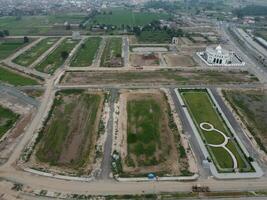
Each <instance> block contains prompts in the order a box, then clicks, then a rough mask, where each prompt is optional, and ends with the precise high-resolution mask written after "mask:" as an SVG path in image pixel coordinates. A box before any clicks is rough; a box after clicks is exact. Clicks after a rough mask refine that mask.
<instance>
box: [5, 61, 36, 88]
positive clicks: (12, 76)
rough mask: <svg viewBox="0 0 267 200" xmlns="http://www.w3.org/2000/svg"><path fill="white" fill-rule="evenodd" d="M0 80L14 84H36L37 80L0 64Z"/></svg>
mask: <svg viewBox="0 0 267 200" xmlns="http://www.w3.org/2000/svg"><path fill="white" fill-rule="evenodd" d="M0 82H2V83H7V84H10V85H14V86H24V85H38V84H39V82H38V81H37V80H35V79H34V78H31V77H29V76H26V75H21V74H19V73H18V72H15V71H13V70H10V69H7V68H6V67H3V66H1V65H0Z"/></svg>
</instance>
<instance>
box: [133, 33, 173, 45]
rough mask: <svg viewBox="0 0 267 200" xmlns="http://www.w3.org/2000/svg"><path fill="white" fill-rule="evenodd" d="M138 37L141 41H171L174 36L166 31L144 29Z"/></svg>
mask: <svg viewBox="0 0 267 200" xmlns="http://www.w3.org/2000/svg"><path fill="white" fill-rule="evenodd" d="M137 39H138V41H139V42H141V43H170V42H171V40H172V36H171V35H170V34H168V33H167V32H166V31H164V30H162V31H142V32H141V33H140V35H139V36H137Z"/></svg>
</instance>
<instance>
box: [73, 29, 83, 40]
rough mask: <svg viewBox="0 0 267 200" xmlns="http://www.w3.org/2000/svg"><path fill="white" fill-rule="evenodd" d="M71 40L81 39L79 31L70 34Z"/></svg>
mask: <svg viewBox="0 0 267 200" xmlns="http://www.w3.org/2000/svg"><path fill="white" fill-rule="evenodd" d="M72 39H73V40H80V39H82V37H81V34H80V32H79V31H73V32H72Z"/></svg>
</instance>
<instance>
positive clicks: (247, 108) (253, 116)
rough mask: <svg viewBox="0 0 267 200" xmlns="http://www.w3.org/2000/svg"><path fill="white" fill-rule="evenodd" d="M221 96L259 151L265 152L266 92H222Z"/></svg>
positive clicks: (266, 139)
mask: <svg viewBox="0 0 267 200" xmlns="http://www.w3.org/2000/svg"><path fill="white" fill-rule="evenodd" d="M223 94H224V96H225V98H226V99H227V100H228V101H229V102H230V104H231V106H232V108H233V109H234V110H235V111H236V112H237V113H238V115H239V116H240V118H241V119H242V121H243V122H244V123H245V125H246V126H247V128H248V129H249V131H250V132H251V134H252V135H253V136H254V138H255V139H256V141H257V143H258V144H259V146H260V147H261V149H262V150H264V151H265V152H267V148H266V145H267V117H266V116H267V104H266V102H267V91H266V90H224V91H223Z"/></svg>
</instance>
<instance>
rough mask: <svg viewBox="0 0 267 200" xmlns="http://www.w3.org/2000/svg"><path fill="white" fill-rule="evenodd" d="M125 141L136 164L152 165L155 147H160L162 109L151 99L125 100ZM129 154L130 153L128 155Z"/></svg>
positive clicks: (155, 162) (154, 160) (154, 159)
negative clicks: (126, 120) (126, 119)
mask: <svg viewBox="0 0 267 200" xmlns="http://www.w3.org/2000/svg"><path fill="white" fill-rule="evenodd" d="M127 113H128V122H127V143H128V151H129V154H134V155H135V156H134V157H135V160H136V161H137V165H138V166H140V165H141V166H142V165H154V164H157V163H158V161H157V159H156V157H155V152H156V149H158V148H160V145H161V144H160V132H159V131H160V123H161V122H160V119H161V118H162V117H161V114H162V110H161V108H160V106H159V104H158V103H157V102H156V101H155V100H154V99H153V98H149V99H143V100H132V101H129V102H127ZM130 156H131V155H130Z"/></svg>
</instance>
